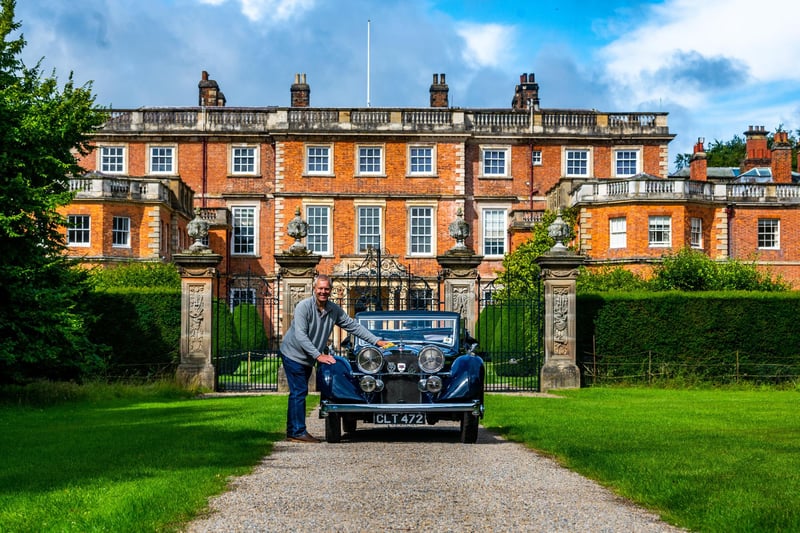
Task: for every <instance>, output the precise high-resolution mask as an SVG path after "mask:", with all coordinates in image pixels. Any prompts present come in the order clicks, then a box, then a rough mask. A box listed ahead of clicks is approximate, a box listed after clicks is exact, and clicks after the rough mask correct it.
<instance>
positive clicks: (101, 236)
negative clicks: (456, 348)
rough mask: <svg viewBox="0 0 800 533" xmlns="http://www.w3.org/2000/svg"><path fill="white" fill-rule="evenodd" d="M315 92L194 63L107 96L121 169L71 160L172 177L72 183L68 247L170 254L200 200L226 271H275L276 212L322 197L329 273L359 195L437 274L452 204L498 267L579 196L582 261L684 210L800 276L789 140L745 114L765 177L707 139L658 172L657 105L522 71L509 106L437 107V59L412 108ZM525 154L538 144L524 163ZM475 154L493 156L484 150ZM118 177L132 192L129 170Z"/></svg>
mask: <svg viewBox="0 0 800 533" xmlns="http://www.w3.org/2000/svg"><path fill="white" fill-rule="evenodd" d="M310 91H311V88H310V84H309V83H308V80H307V79H306V77H305V75H302V76H300V75H298V76H297V77H296V79H295V84H293V85H292V86H291V87H290V92H291V96H292V106H290V107H288V108H286V107H265V108H227V107H225V105H226V101H225V98H224V95H223V94H222V92H221V91H220V89H219V84H217V82H216V81H214V80H212V79H210V78H209V76H208V73H205V72H204V73H203V74H202V76H201V81H200V83H199V84H198V94H199V96H198V102H199V104H200V105H199V106H198V107H195V108H185V107H182V108H157V107H156V108H140V109H136V110H115V111H114V112H113V113H112V114H111V117H110V119H109V121H108V122H107V124H106V125H105V126H104V127H103V128H101V129H100V130H98V131H96V132H94V133H93V138H94V144H95V145H96V146H97V147H99V148H102V147H111V146H113V147H120V148H121V149H122V152H123V153H124V170H123V171H122V172H116V173H108V172H106V173H104V172H103V171H102V170H103V168H102V164H101V162H100V160H99V153H100V152H99V150H97V151H95V152H93V153H92V154H90V155H89V156H87V157H85V158H84V159H83V161H82V164H83V166H84V167H85V168H86V169H87V171H90V173H91V174H90V175H91V176H94V179H97V180H101V181H102V180H105V182H107V184H111V183H117V182H126V183H128V184H129V185H130V182H136V183H142V184H145V183H146V184H148V185H147V187H150V188H154V187H156V184H160V185H158V187H160V188H161V189H163V190H164V191H169V194H161V195H156V196H153V197H150V196H148V195H149V194H150V192H148V193H147V194H144V195H142V194H139V196H137V195H136V194H131V193H130V192H129V193H128V194H124V195H122V196H120V195H118V194H116V193H111V192H104V193H100V192H97V191H100V190H101V189H102V187H100V186H99V185H98V186H97V187H99V189H96V191H95V192H96V194H95V193H92V194H89V193H87V192H81V193H80V194H79V195H78V196H77V197H76V199H75V201H74V202H73V203H72V204H71V205H70V206H68V207H66V208H65V209H64V213H65V214H89V215H90V216H91V219H92V228H91V231H92V237H91V244H90V246H88V247H70V250H69V251H70V253H71V254H73V255H76V256H80V257H85V258H87V259H89V258H91V259H92V260H93V261H96V262H99V263H103V262H109V261H115V260H121V259H123V258H125V259H127V258H131V259H138V260H169V259H170V258H171V254H173V253H175V252H178V251H181V250H182V249H184V248H185V247H187V246H188V244H190V243H189V242H188V236H186V234H185V232H186V229H185V228H186V223H187V222H188V220H189V219H190V218H191V217H192V216H193V213H192V210H193V208H199V209H202V210H203V213H204V215H203V216H207V217H210V218H211V219H212V220H213V221H214V224H213V225H212V231H211V235H210V237H209V244H210V246H211V248H212V249H213V251H215V252H216V253H220V254H221V255H223V257H224V259H223V262H222V264H221V265H220V268H221V269H222V270H223V272H228V273H234V274H236V273H239V274H243V273H246V272H250V273H253V274H256V275H260V276H266V277H273V276H276V275H277V273H278V270H279V268H278V265H277V264H276V262H275V254H279V253H283V252H285V251H286V250H287V249H288V248H289V247H290V246H291V245H292V244H293V242H292V239H291V238H289V236H288V235H287V234H286V226H287V224H288V222H289V220H291V219H292V218H293V217H294V215H295V210H296V209H298V208H299V209H300V212H301V214H302V216H303V217H304V218H306V214H307V212H306V209H308V208H309V207H314V206H321V207H323V208H324V209H326V210H328V211H327V212H328V213H329V216H330V219H329V221H328V224H329V226H328V227H327V228H326V231H327V232H328V234H329V235H330V241H331V242H330V249H329V251H328V252H326V253H324V254H322V258H321V261H320V263H319V266H318V270H319V271H320V272H328V273H331V272H335V271H337V270H338V271H341V270H342V269H345V268H347V266H348V265H350V264H353V263H354V262H357V261H358V260H359V259H360V258H362V257H363V255H364V254H363V253H362V252H360V251H359V249H358V242H357V241H358V231H359V230H358V221H357V215H358V209H359V207H364V206H371V207H376V208H379V212H380V223H379V226H380V239H381V241H380V242H381V247H382V248H383V249H384V250H385V251H386V253H388V254H390V255H391V256H392V257H394V258H396V259H397V260H398V262H400V263H402V264H406V265H409V266H410V267H411V268H412V269H413V271H414V273H415V274H419V275H422V276H426V277H428V278H430V279H435V278H436V276H437V274H438V273H439V270H440V268H441V267H440V265H439V264H438V262H437V260H436V256H437V255H440V254H443V253H445V252H446V251H447V250H449V249H450V248H452V247H453V246H454V244H455V242H454V241H453V239H452V238H451V237H450V235H449V233H448V226H449V224H450V223H451V222H452V221H454V220H455V218H456V213H457V211H458V210H459V209H463V212H464V217H465V220H466V221H467V222H468V223H469V224H470V227H471V234H470V236H469V238H468V239H467V241H466V245H467V246H468V247H470V248H471V249H473V250H474V251H475V252H476V253H477V254H479V255H483V256H484V259H483V261H482V263H481V264H480V266H479V267H478V271H479V273H480V275H481V277H482V278H483V279H492V278H493V277H495V276H496V272H497V271H498V270H499V269H500V268H502V253H501V254H499V255H496V256H492V255H490V254H487V253H486V252H487V251H491V250H502V252H506V253H507V252H509V251H511V250H513V249H514V248H516V247H517V246H519V245H520V244H521V243H523V242H525V240H526V239H528V238H529V237H530V235H531V230H532V227H533V224H534V223H535V222H536V220H537V217H538V216H540V214H541V213H542V212H543V211H544V209H545V208H550V209H555V208H557V207H563V206H570V205H574V206H577V207H579V208H580V213H581V216H580V222H579V228H578V230H579V231H578V234H579V238H578V239H577V241H576V244H578V245H579V246H580V248H581V252H582V253H585V254H586V255H587V256H588V257H589V258H590V265H601V264H604V263H607V262H609V261H611V262H613V263H615V264H620V265H625V266H627V267H629V268H631V269H634V270H643V271H646V270H647V269H648V268H650V266H651V265H652V264H654V263H655V262H657V261H659V259H660V258H661V256H662V255H663V254H664V253H669V252H675V251H677V250H679V249H680V248H681V247H683V246H687V245H691V244H692V230H691V228H692V223H693V222H692V220H693V219H695V220H696V221H700V222H699V225H700V226H701V228H702V229H701V235H700V237H699V239H700V241H699V244H698V243H695V245H696V246H698V247H699V248H701V249H702V250H704V251H705V253H707V254H709V256H711V257H712V258H714V259H720V260H722V259H725V258H726V257H728V256H732V257H737V258H741V259H745V260H751V259H752V258H756V259H757V260H758V261H760V262H762V263H763V264H764V265H765V266H768V267H770V268H772V269H773V270H774V271H775V272H778V273H781V274H783V275H784V276H785V277H786V278H787V279H792V280H800V266H798V265H800V257H798V256H799V255H800V252H799V251H798V243H799V242H800V241H799V240H798V239H799V238H800V236H798V235H797V231H798V230H797V229H796V228H797V227H799V226H798V224H797V222H798V220H797V216H798V215H797V210H796V207H795V206H796V205H797V203H798V202H800V200H797V199H798V198H800V193H796V192H795V188H796V187H797V186H796V185H793V184H792V174H791V168H790V167H791V155H790V154H791V152H790V150H784V151H783V152H777V151H776V150H780V149H781V147H782V142H781V138H780V137H779V138H778V139H777V141H778V142H777V143H775V145H774V146H773V150H766V144H765V139H766V132H764V131H763V128H752V127H751V128H750V130H748V131H749V132H751V133H750V134H749V135H747V140H748V161H747V162H746V165H744V166H743V169H742V171H743V172H744V171H746V170H749V169H751V168H752V169H760V168H768V169H769V170H770V172H771V173H772V175H773V180H772V182H770V183H741V184H735V183H732V182H730V183H729V182H720V181H719V180H714V179H712V178H711V177H710V176H709V175H708V174H707V169H706V168H704V167H703V163H705V160H704V158H702V157H701V155H700V154H701V153H703V152H702V143H701V145H700V147H699V149H698V150H696V154H695V155H696V157H694V158H693V161H692V171H693V173H692V175H691V179H668V176H667V168H668V166H669V158H668V144H669V142H670V140H671V139H672V138H673V136H674V135H673V134H671V133H670V132H669V128H668V127H667V120H666V113H604V112H599V111H594V110H556V109H543V108H540V106H539V85H538V83H536V82H535V81H534V78H533V75H532V74H524V75H523V76H521V77H520V83H519V85H518V86H517V87H515V88H514V92H513V93H511V91H510V92H509V96H510V97H512V98H511V103H512V105H511V107H509V109H506V110H482V109H460V108H450V107H448V104H447V100H446V98H447V85H446V83H445V76H444V74H438V75H434V78H433V84H432V85H431V107H429V108H424V109H407V108H382V109H373V108H366V109H349V108H347V109H344V108H343V109H321V108H313V107H311V103H310ZM784 144H785V143H784ZM315 146H321V147H325V149H326V150H329V151H328V152H327V153H328V156H329V158H330V160H329V164H330V169H329V171H327V172H309V171H308V157H309V148H310V147H315ZM158 147H169V148H171V149H172V157H173V162H174V164H175V168H174V171H173V172H171V173H169V174H167V175H161V174H154V173H153V172H152V169H151V168H149V167H150V165H151V163H150V152H151V150H152V149H153V148H158ZM362 147H373V148H378V149H379V151H380V161H381V165H382V168H381V171H380V172H379V173H374V174H370V175H364V174H363V173H361V172H359V167H358V165H359V162H358V157H359V148H362ZM419 147H427V148H430V149H431V150H432V157H433V160H432V162H431V163H432V170H431V172H417V173H414V172H411V169H410V166H411V165H410V157H411V155H410V154H411V149H412V148H419ZM251 149H252V151H253V153H254V154H255V155H254V157H255V163H254V165H253V166H254V168H253V170H252V171H245V172H242V171H241V170H236V169H234V168H233V166H234V164H233V159H234V155H233V154H234V152H237V150H238V151H241V150H246V151H247V153H250V150H251ZM576 151H578V152H581V151H585V152H586V153H587V155H588V157H587V162H586V165H587V170H586V172H585V173H584V174H581V173H578V174H577V175H573V174H570V173H569V171H568V167H569V162H568V161H567V158H568V154H570V153H573V152H576ZM237 153H238V152H237ZM487 154H488V156H487ZM533 154H537V155H539V154H540V156H541V158H540V160H537V161H536V163H535V164H533V160H532V156H533ZM620 154H625V155H626V156H629V157H630V156H631V155H633V157H635V172H632V171H631V170H630V169H628V170H626V171H625V172H624V173H623V175H617V174H618V169H619V168H620V167H619V165H620V161H619V159H618V158H619V156H620ZM485 157H489V158H490V159H492V160H493V161H490V162H489V163H488V167H487V161H485V160H484V158H485ZM695 160H697V162H695ZM492 164H494V165H495V167H494V168H492V167H491V165H492ZM487 168H489V170H488V174H487V171H486V169H487ZM498 168H499V169H500V170H499V171H497V170H498ZM495 171H497V172H495ZM176 183H180V187H183V188H184V189H185V191H183V192H181V191H179V190H177V189H176V187H178V186H177V185H176ZM149 184H152V185H149ZM108 186H109V187H110V185H108ZM103 187H105V185H104V186H103ZM130 187H131V188H130V189H129V191H139V188H137V187H138V185H130ZM147 187H145V186H144V185H142V188H141V190H145V189H146V188H147ZM112 189H113V188H109V189H108V191H111V190H112ZM103 190H105V189H103ZM147 190H148V191H150V189H147ZM137 194H138V193H137ZM192 197H193V199H191V200H188V201H187V198H192ZM243 208H244V209H251V208H252V209H253V210H254V213H255V216H256V220H255V221H254V225H255V227H254V228H253V231H254V246H255V248H254V249H253V251H252V253H236V252H235V251H234V250H233V241H234V234H235V232H236V231H237V228H238V226H237V224H239V222H237V221H236V220H234V218H233V214H234V211H235V210H237V209H243ZM419 208H421V211H422V212H423V213H425V214H426V215H425V216H427V213H428V212H429V211H428V208H430V213H431V214H432V217H433V219H432V221H431V225H432V233H431V234H430V235H429V238H430V243H431V246H432V249H431V250H430V252H425V253H413V251H412V250H411V241H412V238H411V229H410V228H411V222H410V219H409V214H410V213H411V212H412V211H414V212H419V211H420V209H419ZM498 214H500V215H502V216H504V217H505V218H503V219H502V220H501V221H500V222H501V224H502V226H501V228H500V232H499V234H494V235H493V236H492V237H491V238H494V239H497V238H498V237H499V239H500V241H501V242H500V243H499V244H498V246H499V248H492V247H486V246H485V245H486V243H487V238H488V237H487V235H486V234H485V232H484V229H485V227H486V225H487V224H488V223H489V222H491V223H494V222H496V220H495V219H492V220H491V221H489V220H487V219H486V218H485V217H496V216H498ZM114 216H122V217H128V218H130V220H131V228H130V246H129V247H127V248H125V247H122V248H120V247H114V246H111V245H110V244H109V242H110V238H111V237H110V235H111V229H110V226H109V224H111V223H112V220H113V217H114ZM650 217H666V218H667V219H668V220H669V232H670V235H669V242H668V244H667V245H664V243H663V242H660V243H659V244H658V245H656V246H654V245H653V244H652V243H651V236H650V229H651V228H650ZM620 218H625V220H626V235H625V237H626V242H625V246H624V247H619V246H614V247H612V246H611V243H610V239H611V236H610V229H609V221H610V220H611V219H620ZM764 219H774V220H778V224H777V225H776V227H775V232H776V235H775V239H776V240H777V241H778V242H777V246H776V247H774V248H764V247H759V246H758V231H759V230H758V227H759V220H764ZM662 220H663V219H662ZM695 224H697V222H695ZM489 226H491V224H489ZM238 229H241V228H238ZM662 229H663V228H662ZM495 244H497V243H495Z"/></svg>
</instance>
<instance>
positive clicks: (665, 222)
mask: <svg viewBox="0 0 800 533" xmlns="http://www.w3.org/2000/svg"><path fill="white" fill-rule="evenodd" d="M665 236H666V238H664V237H665ZM647 243H648V245H649V246H650V248H670V247H671V246H672V217H671V216H669V215H650V216H649V217H648V218H647Z"/></svg>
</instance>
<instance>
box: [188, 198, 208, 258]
mask: <svg viewBox="0 0 800 533" xmlns="http://www.w3.org/2000/svg"><path fill="white" fill-rule="evenodd" d="M209 227H211V224H210V223H209V222H208V220H206V219H204V218H202V217H201V216H200V209H195V210H194V218H193V219H192V220H191V221H190V222H189V224H187V225H186V231H187V233H189V237H191V238H192V239H194V242H193V243H192V245H191V246H189V251H190V252H191V253H195V254H196V253H207V252H210V251H211V250H210V249H209V248H208V246H206V245H205V244H204V243H203V239H205V238H206V237H208V228H209Z"/></svg>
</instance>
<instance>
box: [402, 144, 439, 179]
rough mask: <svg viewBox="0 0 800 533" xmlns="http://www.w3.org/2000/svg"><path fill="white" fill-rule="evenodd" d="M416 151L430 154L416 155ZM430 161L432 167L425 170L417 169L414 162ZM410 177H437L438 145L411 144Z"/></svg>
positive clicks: (409, 153) (409, 158)
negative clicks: (417, 159) (417, 160)
mask: <svg viewBox="0 0 800 533" xmlns="http://www.w3.org/2000/svg"><path fill="white" fill-rule="evenodd" d="M416 150H428V151H429V154H428V155H427V156H425V155H419V154H415V153H414V152H415V151H416ZM416 158H420V159H430V167H429V168H427V169H423V170H418V169H415V168H414V167H415V163H414V160H415V159H416ZM407 172H408V175H409V176H435V175H436V145H434V144H411V145H409V146H408V170H407Z"/></svg>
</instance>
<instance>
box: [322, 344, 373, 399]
mask: <svg viewBox="0 0 800 533" xmlns="http://www.w3.org/2000/svg"><path fill="white" fill-rule="evenodd" d="M334 358H335V359H336V363H334V364H332V365H325V364H321V365H317V391H319V393H320V397H321V398H322V399H323V400H330V401H333V402H342V403H366V401H367V400H366V398H365V397H364V393H363V392H362V391H361V388H360V387H359V386H358V383H357V382H356V380H355V378H353V369H352V367H351V366H350V362H349V361H348V360H347V359H345V358H344V357H340V356H338V355H336V356H334Z"/></svg>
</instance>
